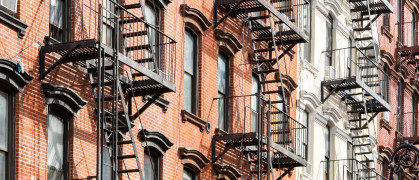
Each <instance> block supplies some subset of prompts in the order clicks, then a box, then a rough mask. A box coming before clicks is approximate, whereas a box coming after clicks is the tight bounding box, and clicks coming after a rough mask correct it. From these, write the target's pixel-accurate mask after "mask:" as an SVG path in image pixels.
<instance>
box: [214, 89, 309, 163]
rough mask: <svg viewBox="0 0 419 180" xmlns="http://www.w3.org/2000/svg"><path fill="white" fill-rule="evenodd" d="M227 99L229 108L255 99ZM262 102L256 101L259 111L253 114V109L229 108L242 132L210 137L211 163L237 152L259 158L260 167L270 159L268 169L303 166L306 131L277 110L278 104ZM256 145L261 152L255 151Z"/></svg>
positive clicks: (299, 124) (223, 133)
mask: <svg viewBox="0 0 419 180" xmlns="http://www.w3.org/2000/svg"><path fill="white" fill-rule="evenodd" d="M229 99H230V101H231V102H230V104H242V103H243V101H244V102H246V103H248V102H251V101H252V102H253V103H254V102H255V101H257V100H256V99H257V95H248V96H240V97H233V98H229ZM263 99H265V100H260V102H261V103H260V107H259V108H261V109H260V111H257V110H256V109H257V107H256V106H253V108H252V107H249V106H245V107H233V109H237V111H238V112H233V113H231V114H240V115H238V116H239V117H232V119H235V120H236V119H242V120H243V121H245V123H244V125H246V128H245V129H244V130H243V131H242V132H237V133H226V132H221V133H218V134H216V135H214V136H213V138H212V163H215V162H216V161H218V160H219V159H220V158H221V157H222V156H223V155H224V154H225V153H227V152H228V151H233V150H238V151H243V154H245V155H249V154H250V155H251V156H257V155H259V154H261V163H262V164H265V165H266V164H267V163H268V160H267V159H268V158H270V159H271V160H270V161H271V165H272V168H275V169H280V168H288V169H292V168H294V167H300V166H306V165H307V161H306V158H307V157H306V156H307V154H306V153H307V151H308V149H307V147H308V146H307V138H308V137H307V127H306V126H305V125H304V124H302V123H300V122H298V121H297V120H295V119H293V118H292V117H290V116H289V115H287V114H285V113H284V112H283V111H281V110H280V109H278V104H275V105H274V103H275V102H274V101H272V102H271V104H269V101H267V100H266V98H265V97H264V98H263ZM219 100H220V99H219ZM257 112H264V113H262V114H261V113H257ZM256 119H258V120H256ZM258 122H259V123H258ZM258 145H259V146H261V147H262V148H261V149H258V148H257V146H258ZM268 154H269V156H268ZM250 163H252V162H250ZM253 163H254V162H253Z"/></svg>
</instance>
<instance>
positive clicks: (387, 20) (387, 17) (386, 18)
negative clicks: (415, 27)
mask: <svg viewBox="0 0 419 180" xmlns="http://www.w3.org/2000/svg"><path fill="white" fill-rule="evenodd" d="M383 27H384V28H385V29H386V30H387V31H389V30H390V27H391V26H390V15H389V14H387V13H384V14H383Z"/></svg>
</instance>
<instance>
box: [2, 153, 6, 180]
mask: <svg viewBox="0 0 419 180" xmlns="http://www.w3.org/2000/svg"><path fill="white" fill-rule="evenodd" d="M6 158H7V154H6V153H4V152H0V180H6Z"/></svg>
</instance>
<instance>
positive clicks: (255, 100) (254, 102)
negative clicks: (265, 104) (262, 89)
mask: <svg viewBox="0 0 419 180" xmlns="http://www.w3.org/2000/svg"><path fill="white" fill-rule="evenodd" d="M259 84H260V83H259V77H258V76H257V75H253V76H252V95H253V96H252V97H251V106H250V108H251V111H252V114H251V122H250V130H251V131H252V132H256V130H257V120H258V106H259V96H258V92H259Z"/></svg>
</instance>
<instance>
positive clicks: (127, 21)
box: [120, 18, 142, 24]
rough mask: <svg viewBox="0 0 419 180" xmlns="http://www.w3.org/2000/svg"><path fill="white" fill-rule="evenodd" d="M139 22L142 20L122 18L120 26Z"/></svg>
mask: <svg viewBox="0 0 419 180" xmlns="http://www.w3.org/2000/svg"><path fill="white" fill-rule="evenodd" d="M141 21H142V19H140V18H124V19H123V20H121V21H120V24H130V23H137V22H141Z"/></svg>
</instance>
